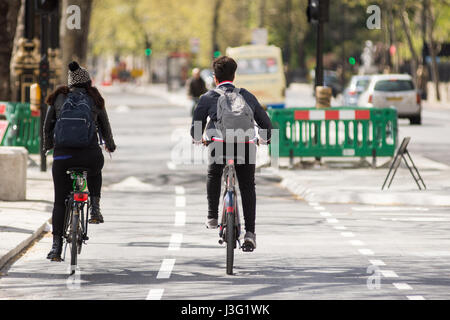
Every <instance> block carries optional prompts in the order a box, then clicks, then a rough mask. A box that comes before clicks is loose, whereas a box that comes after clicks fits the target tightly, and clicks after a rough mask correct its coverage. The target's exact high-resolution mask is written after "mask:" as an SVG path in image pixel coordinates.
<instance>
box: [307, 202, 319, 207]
mask: <svg viewBox="0 0 450 320" xmlns="http://www.w3.org/2000/svg"><path fill="white" fill-rule="evenodd" d="M308 204H309V205H310V206H311V207H318V206H319V203H318V202H309V203H308Z"/></svg>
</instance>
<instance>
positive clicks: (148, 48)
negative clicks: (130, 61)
mask: <svg viewBox="0 0 450 320" xmlns="http://www.w3.org/2000/svg"><path fill="white" fill-rule="evenodd" d="M152 53H153V50H152V42H151V41H150V40H146V41H145V56H146V57H150V56H151V55H152Z"/></svg>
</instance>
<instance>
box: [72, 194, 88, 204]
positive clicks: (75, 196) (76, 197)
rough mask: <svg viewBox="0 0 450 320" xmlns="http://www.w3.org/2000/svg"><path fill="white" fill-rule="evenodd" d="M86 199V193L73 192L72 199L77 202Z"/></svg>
mask: <svg viewBox="0 0 450 320" xmlns="http://www.w3.org/2000/svg"><path fill="white" fill-rule="evenodd" d="M87 199H88V194H87V193H74V194H73V200H75V201H77V202H85V201H87Z"/></svg>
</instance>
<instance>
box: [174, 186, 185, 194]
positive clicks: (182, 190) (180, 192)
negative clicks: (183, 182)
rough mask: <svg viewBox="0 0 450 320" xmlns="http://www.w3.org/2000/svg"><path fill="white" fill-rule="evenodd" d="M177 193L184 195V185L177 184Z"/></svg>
mask: <svg viewBox="0 0 450 320" xmlns="http://www.w3.org/2000/svg"><path fill="white" fill-rule="evenodd" d="M175 194H177V195H184V194H185V190H184V187H182V186H176V187H175Z"/></svg>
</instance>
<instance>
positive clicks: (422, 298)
mask: <svg viewBox="0 0 450 320" xmlns="http://www.w3.org/2000/svg"><path fill="white" fill-rule="evenodd" d="M406 297H407V298H408V299H409V300H425V298H424V297H422V296H406Z"/></svg>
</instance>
